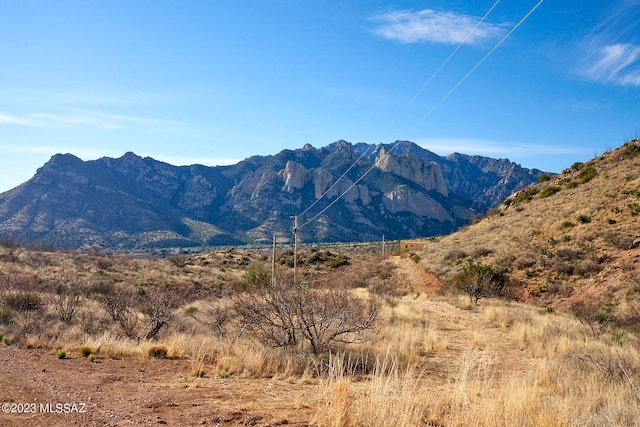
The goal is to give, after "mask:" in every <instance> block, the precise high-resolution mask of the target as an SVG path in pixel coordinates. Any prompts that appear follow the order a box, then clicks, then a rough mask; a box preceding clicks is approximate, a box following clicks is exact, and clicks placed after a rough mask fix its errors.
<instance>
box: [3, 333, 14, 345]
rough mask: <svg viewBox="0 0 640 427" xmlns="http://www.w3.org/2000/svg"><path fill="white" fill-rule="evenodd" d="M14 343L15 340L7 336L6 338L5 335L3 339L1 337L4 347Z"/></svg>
mask: <svg viewBox="0 0 640 427" xmlns="http://www.w3.org/2000/svg"><path fill="white" fill-rule="evenodd" d="M15 341H16V340H15V338H12V337H8V336H6V335H5V336H4V337H2V342H3V343H5V344H6V345H11V344H13V343H14V342H15Z"/></svg>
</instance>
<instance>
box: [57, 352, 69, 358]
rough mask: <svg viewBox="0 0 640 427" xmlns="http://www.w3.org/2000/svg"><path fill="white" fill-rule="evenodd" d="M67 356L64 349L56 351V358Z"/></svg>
mask: <svg viewBox="0 0 640 427" xmlns="http://www.w3.org/2000/svg"><path fill="white" fill-rule="evenodd" d="M65 357H67V353H65V352H64V351H62V350H60V351H59V352H57V353H56V359H64V358H65Z"/></svg>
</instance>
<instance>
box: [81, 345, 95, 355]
mask: <svg viewBox="0 0 640 427" xmlns="http://www.w3.org/2000/svg"><path fill="white" fill-rule="evenodd" d="M91 353H92V351H91V349H90V348H89V347H86V346H85V347H80V354H81V355H82V357H89V355H90V354H91Z"/></svg>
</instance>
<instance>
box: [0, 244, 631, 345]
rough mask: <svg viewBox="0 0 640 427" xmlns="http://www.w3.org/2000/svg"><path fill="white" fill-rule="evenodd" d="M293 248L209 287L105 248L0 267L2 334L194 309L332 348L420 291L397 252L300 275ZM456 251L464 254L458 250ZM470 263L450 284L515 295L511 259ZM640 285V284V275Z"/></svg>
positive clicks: (602, 307)
mask: <svg viewBox="0 0 640 427" xmlns="http://www.w3.org/2000/svg"><path fill="white" fill-rule="evenodd" d="M8 249H9V250H8V251H5V253H4V255H5V256H10V257H11V258H16V259H17V254H18V253H19V251H17V250H16V249H17V248H13V247H10V248H8ZM290 255H291V254H289V253H288V252H287V253H283V254H282V255H281V257H279V258H278V270H277V271H278V274H277V276H276V277H275V279H274V278H273V277H271V271H270V268H269V267H268V266H267V263H266V260H265V259H262V261H263V262H261V263H255V262H252V263H247V265H246V266H243V273H242V278H241V279H240V280H236V281H228V282H224V281H223V283H222V284H220V282H217V284H216V285H215V286H209V287H203V286H201V285H194V284H191V285H185V284H178V283H172V282H171V280H170V279H167V280H166V281H165V283H161V284H156V285H150V284H148V283H146V284H139V283H128V282H125V281H122V279H120V280H116V279H114V278H112V277H110V275H109V269H110V268H111V267H112V266H113V263H114V262H117V261H115V260H114V259H111V258H109V257H105V256H100V257H96V258H95V260H94V261H95V262H96V265H97V267H98V269H97V273H96V274H95V275H94V276H91V277H89V278H86V277H85V278H84V279H82V280H80V279H78V278H77V277H76V276H74V275H72V274H65V273H64V271H63V270H61V271H62V272H59V273H58V274H57V275H55V276H51V275H48V276H46V278H42V277H39V276H38V275H37V274H34V273H25V272H21V270H20V269H18V268H16V269H14V270H9V271H5V272H0V334H2V335H8V336H10V337H11V339H17V340H20V339H24V338H25V337H26V336H28V335H43V336H45V337H46V336H47V334H49V335H51V334H55V333H56V332H52V331H58V330H60V329H61V328H64V327H68V326H77V327H78V328H80V329H81V330H82V331H83V332H84V333H86V334H88V335H98V334H101V333H104V332H107V331H108V332H110V333H111V334H113V335H115V336H119V337H123V338H126V339H129V340H135V341H139V340H146V341H151V340H156V339H158V338H160V337H161V336H162V334H163V333H165V332H166V331H167V330H168V329H170V328H174V329H181V330H184V331H187V329H188V325H185V319H187V320H188V322H190V324H191V325H194V324H195V325H199V326H198V327H199V328H200V329H201V330H203V329H204V330H206V331H207V333H208V334H210V335H211V336H214V337H217V338H218V339H220V340H232V341H236V340H239V339H241V338H242V339H248V340H251V341H253V342H256V343H258V344H260V345H262V346H265V347H270V348H290V349H295V350H296V351H301V352H305V353H310V354H322V353H325V352H327V351H329V350H334V349H339V348H342V347H343V346H345V345H348V344H353V343H360V342H365V341H367V340H369V339H370V338H371V337H372V336H373V335H374V334H375V333H376V331H377V330H378V328H379V326H380V312H381V307H382V304H383V301H386V302H387V303H391V304H393V301H394V299H395V298H396V297H398V296H399V295H401V294H404V293H407V292H409V291H411V290H410V289H404V288H402V286H401V284H400V283H399V281H398V279H397V276H394V269H395V267H394V266H393V264H391V263H389V262H384V261H383V260H380V259H377V260H375V261H372V262H371V263H369V264H367V265H366V266H364V267H362V266H361V267H359V268H360V269H358V268H355V267H354V266H352V265H351V261H350V259H349V256H346V255H342V254H333V253H331V252H323V251H318V250H310V251H309V252H308V253H307V254H306V255H305V258H304V259H305V260H306V262H307V263H308V264H309V265H311V266H315V265H317V264H320V265H322V263H323V262H324V263H325V265H327V266H328V267H329V270H328V271H327V270H324V271H315V270H308V271H307V273H306V275H305V276H304V279H302V280H301V281H299V282H298V283H294V281H293V277H292V274H291V270H290V269H288V268H287V263H288V261H289V257H290ZM571 255H572V254H569V255H567V256H571ZM70 256H71V255H70ZM34 257H35V256H34ZM452 257H453V258H455V259H456V260H460V259H461V256H460V255H458V254H456V255H455V256H454V255H452ZM245 258H246V257H242V260H243V262H246V261H247V260H248V258H246V259H245ZM35 259H37V257H35ZM5 261H6V260H5ZM192 261H193V260H192V259H190V258H189V257H187V256H179V257H174V258H171V259H169V260H168V262H169V264H171V265H173V266H174V267H175V268H177V269H185V268H187V267H188V265H189V263H191V262H192ZM38 262H44V261H42V260H40V261H38ZM460 263H463V265H462V266H461V269H460V271H459V273H458V274H456V275H455V276H454V277H453V279H452V280H451V282H450V284H451V285H452V286H453V287H455V290H457V292H459V293H462V294H465V295H467V296H468V297H469V299H470V301H471V302H472V303H476V304H477V303H478V302H479V300H480V299H482V298H492V297H504V296H508V295H509V292H510V286H509V285H510V278H509V276H508V274H507V271H506V269H501V268H496V267H493V266H491V265H487V264H482V263H480V262H477V261H472V260H470V259H466V260H464V261H461V262H460ZM314 271H315V272H314ZM636 279H637V278H636ZM636 282H637V280H636ZM357 287H360V288H367V289H368V290H369V292H368V295H370V296H369V297H361V296H356V295H355V294H354V293H353V292H352V289H353V288H357ZM634 289H637V291H638V292H640V282H639V283H638V284H637V285H636V288H634ZM570 310H571V312H572V313H573V314H574V315H575V316H576V317H577V318H578V319H579V320H580V321H581V322H582V323H584V324H585V326H586V327H587V328H588V330H589V331H590V332H591V334H592V335H593V336H599V335H601V334H602V333H603V332H605V331H614V332H615V331H616V330H617V329H621V330H622V329H624V330H632V329H636V330H637V328H638V327H639V326H640V310H639V309H637V308H634V306H629V307H626V308H625V310H622V311H621V310H619V309H618V307H616V306H614V305H611V304H606V303H605V302H603V300H602V299H596V298H594V299H591V300H580V301H577V302H575V303H574V304H573V305H572V306H571V308H570ZM56 325H57V326H56ZM620 334H621V332H620V333H618V335H619V336H621V335H620Z"/></svg>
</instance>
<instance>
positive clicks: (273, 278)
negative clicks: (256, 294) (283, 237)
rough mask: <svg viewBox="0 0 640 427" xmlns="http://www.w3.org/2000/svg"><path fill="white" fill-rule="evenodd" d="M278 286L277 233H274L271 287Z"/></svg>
mask: <svg viewBox="0 0 640 427" xmlns="http://www.w3.org/2000/svg"><path fill="white" fill-rule="evenodd" d="M275 285H276V232H275V231H274V232H273V251H272V252H271V286H275Z"/></svg>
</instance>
